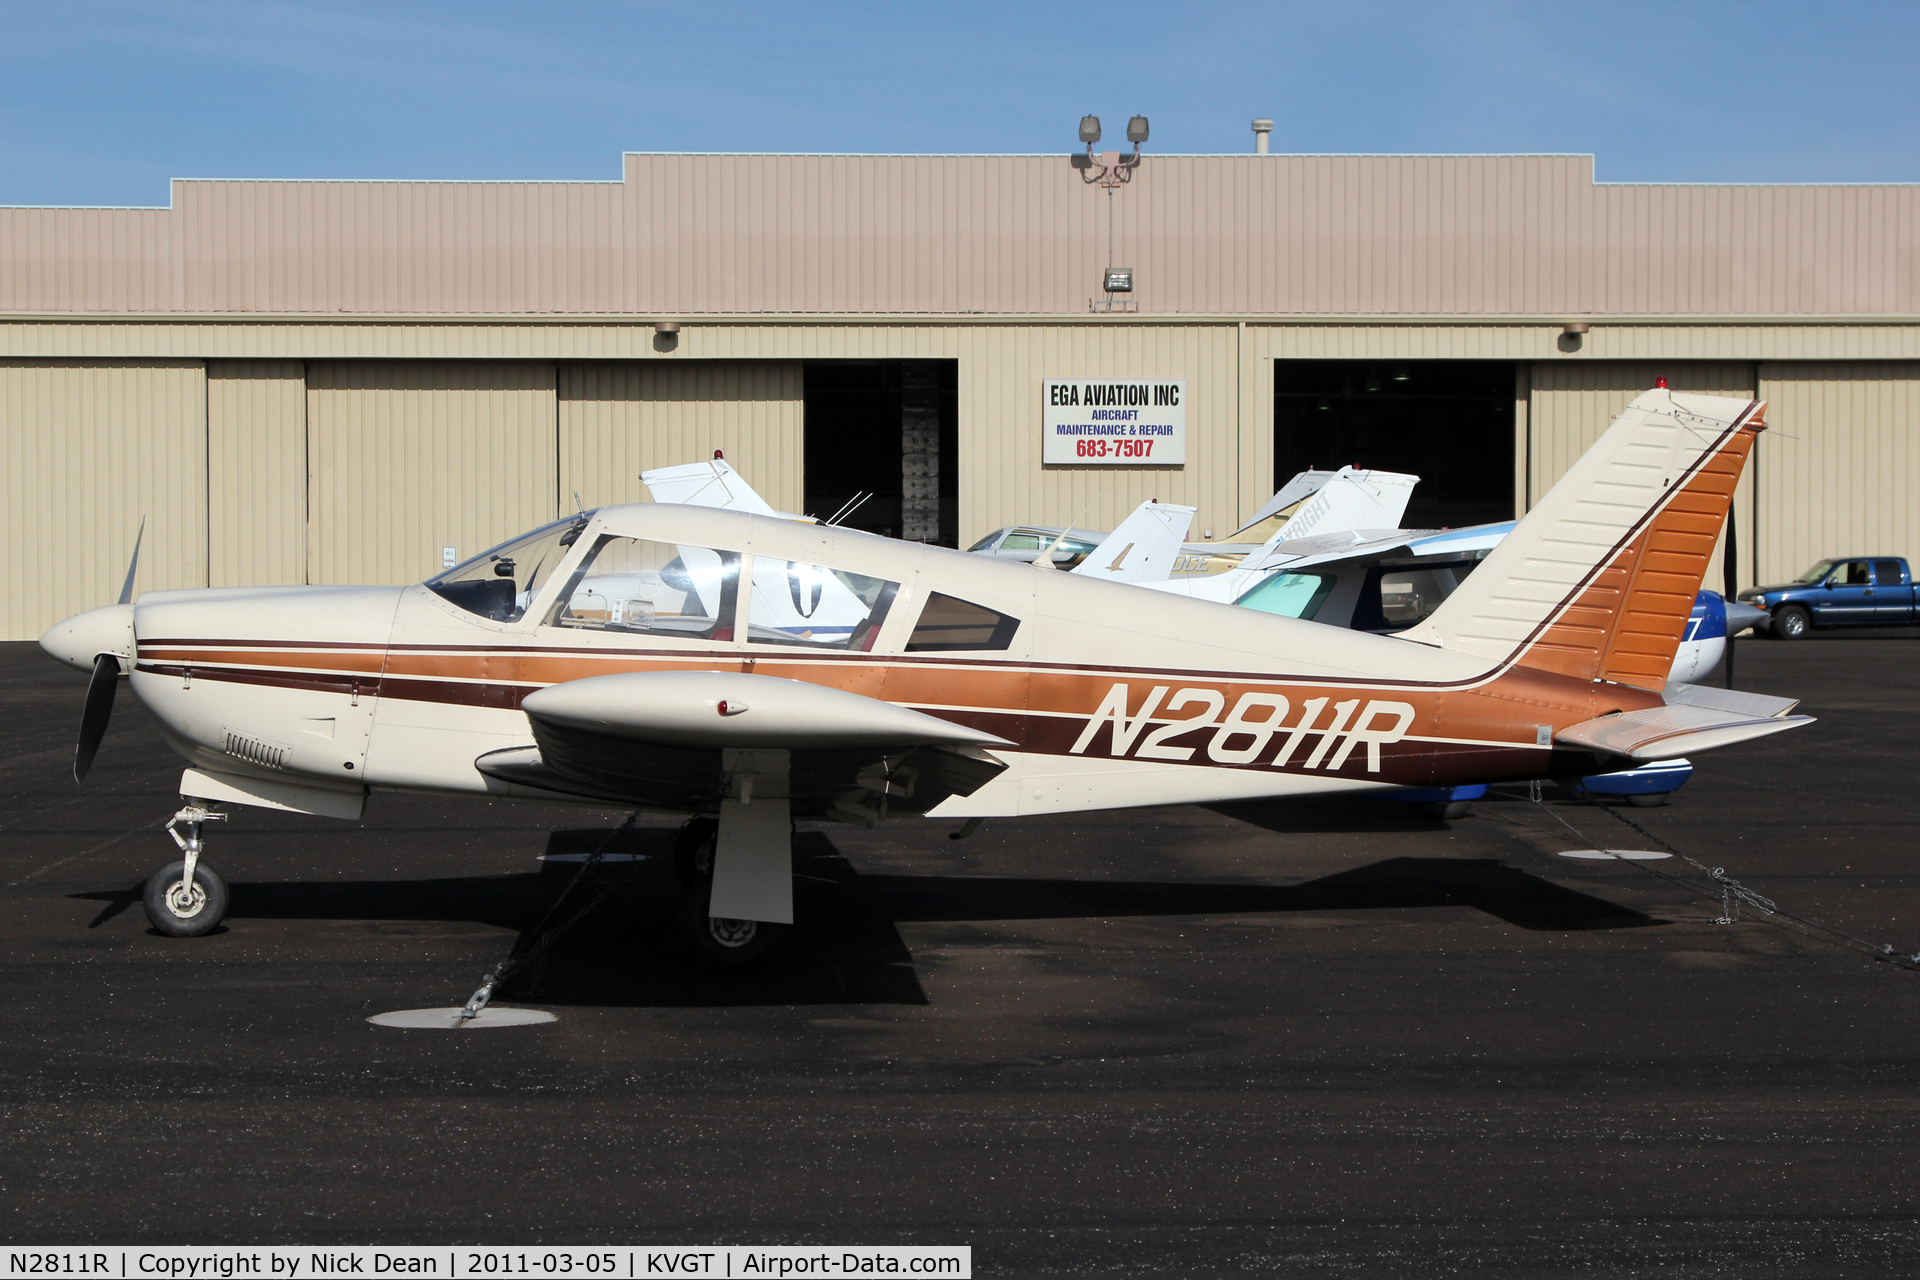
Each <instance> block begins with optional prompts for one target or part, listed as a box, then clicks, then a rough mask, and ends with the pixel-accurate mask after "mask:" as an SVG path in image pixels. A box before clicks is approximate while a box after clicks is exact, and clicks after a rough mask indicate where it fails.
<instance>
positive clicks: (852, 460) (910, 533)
mask: <svg viewBox="0 0 1920 1280" xmlns="http://www.w3.org/2000/svg"><path fill="white" fill-rule="evenodd" d="M959 383H960V365H959V362H958V361H955V360H819V361H811V362H809V363H808V364H807V373H806V399H807V408H806V437H807V444H806V496H805V504H806V505H805V506H804V507H793V508H789V510H794V511H804V512H806V513H807V514H808V515H814V516H818V517H820V518H821V519H822V520H827V519H831V518H833V516H834V514H835V513H836V512H838V511H841V510H842V509H843V508H847V507H848V506H849V504H852V505H851V509H850V510H849V511H848V513H847V514H846V515H845V516H843V517H842V518H841V519H840V521H839V523H841V524H844V525H846V526H847V527H848V528H850V529H864V530H866V531H867V532H868V533H877V534H880V535H882V536H883V537H888V538H904V539H906V540H907V541H909V542H932V543H937V544H939V545H940V546H943V547H957V546H959V545H960V505H959V497H960V474H959V471H960V468H959V458H960V452H959V438H960V430H959V423H960V413H959V404H960V394H959Z"/></svg>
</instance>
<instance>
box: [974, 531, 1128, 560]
mask: <svg viewBox="0 0 1920 1280" xmlns="http://www.w3.org/2000/svg"><path fill="white" fill-rule="evenodd" d="M1062 533H1064V534H1066V535H1067V536H1066V539H1065V540H1064V541H1061V542H1060V546H1059V548H1058V549H1057V550H1055V551H1054V553H1053V563H1054V566H1055V567H1056V568H1060V569H1071V568H1073V567H1074V566H1075V565H1077V564H1079V563H1080V562H1081V561H1082V560H1085V559H1086V558H1087V553H1088V552H1090V551H1092V550H1093V549H1094V548H1095V547H1097V546H1099V545H1100V540H1101V539H1102V538H1104V537H1106V536H1107V535H1106V534H1104V533H1097V532H1095V531H1094V530H1092V529H1062V528H1060V527H1059V526H1057V525H1055V526H1052V527H1049V526H1046V525H1032V524H1021V525H1008V526H1007V527H1006V528H1004V529H995V530H994V531H993V532H992V533H990V534H988V535H987V536H986V537H984V538H982V539H980V541H978V542H976V543H974V544H973V545H972V546H970V547H968V548H967V550H969V551H978V552H980V553H981V554H983V555H990V556H999V557H1000V558H1001V559H1003V560H1023V561H1025V562H1026V563H1028V564H1032V563H1033V562H1034V561H1035V560H1038V559H1039V558H1040V553H1041V552H1042V551H1044V550H1045V549H1046V548H1048V547H1051V546H1053V544H1054V542H1055V541H1056V540H1058V539H1059V538H1060V535H1061V534H1062Z"/></svg>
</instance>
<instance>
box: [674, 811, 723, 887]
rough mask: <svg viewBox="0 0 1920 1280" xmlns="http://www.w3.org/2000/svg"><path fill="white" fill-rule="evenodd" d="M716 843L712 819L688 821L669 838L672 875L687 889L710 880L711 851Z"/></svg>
mask: <svg viewBox="0 0 1920 1280" xmlns="http://www.w3.org/2000/svg"><path fill="white" fill-rule="evenodd" d="M719 839H720V823H719V821H718V820H716V819H714V818H689V819H687V822H686V824H685V825H684V826H682V827H681V828H680V830H679V832H678V833H676V834H675V835H674V837H673V874H674V875H676V876H678V877H680V883H681V884H683V885H685V886H687V888H689V889H691V888H693V887H694V886H696V885H704V884H706V883H707V882H708V881H710V880H712V879H713V851H714V848H715V846H716V845H717V844H718V843H719Z"/></svg>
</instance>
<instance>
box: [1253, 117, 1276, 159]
mask: <svg viewBox="0 0 1920 1280" xmlns="http://www.w3.org/2000/svg"><path fill="white" fill-rule="evenodd" d="M1272 132H1273V121H1271V120H1255V121H1254V122H1253V154H1255V155H1257V156H1263V155H1265V154H1267V135H1268V134H1270V133H1272Z"/></svg>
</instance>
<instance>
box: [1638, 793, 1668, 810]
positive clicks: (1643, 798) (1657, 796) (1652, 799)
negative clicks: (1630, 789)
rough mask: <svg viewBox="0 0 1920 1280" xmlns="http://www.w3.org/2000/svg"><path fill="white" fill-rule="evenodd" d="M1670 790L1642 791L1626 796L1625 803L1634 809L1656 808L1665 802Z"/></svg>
mask: <svg viewBox="0 0 1920 1280" xmlns="http://www.w3.org/2000/svg"><path fill="white" fill-rule="evenodd" d="M1672 794H1673V793H1672V792H1670V791H1642V792H1639V793H1638V794H1635V795H1630V796H1628V797H1627V803H1628V804H1630V805H1632V806H1633V807H1634V808H1636V809H1658V808H1659V807H1660V806H1661V805H1663V804H1665V803H1666V802H1667V797H1668V796H1669V795H1672Z"/></svg>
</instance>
